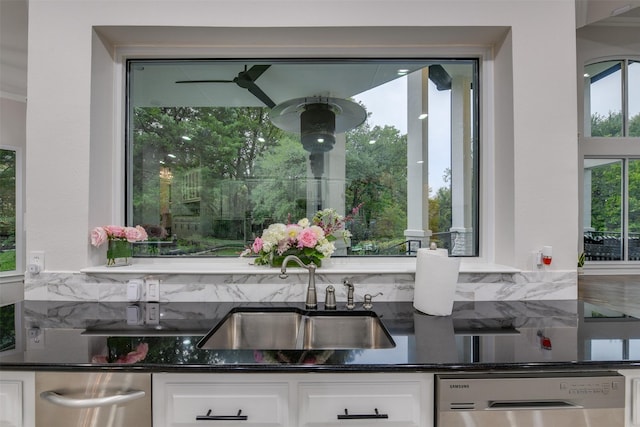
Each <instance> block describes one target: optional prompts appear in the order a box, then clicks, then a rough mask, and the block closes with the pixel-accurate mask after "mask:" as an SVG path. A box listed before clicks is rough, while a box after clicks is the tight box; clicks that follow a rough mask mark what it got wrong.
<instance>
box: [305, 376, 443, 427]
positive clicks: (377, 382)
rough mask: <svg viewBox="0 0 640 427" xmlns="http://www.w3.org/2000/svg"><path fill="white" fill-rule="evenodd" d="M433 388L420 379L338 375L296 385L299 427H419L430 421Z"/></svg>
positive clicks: (414, 377) (419, 377) (415, 377)
mask: <svg viewBox="0 0 640 427" xmlns="http://www.w3.org/2000/svg"><path fill="white" fill-rule="evenodd" d="M431 390H432V387H428V382H427V381H425V380H424V378H423V377H422V376H421V375H413V376H411V377H406V376H402V375H393V374H391V375H382V374H369V375H354V374H352V375H341V376H332V377H331V378H326V377H323V378H317V379H316V378H314V381H312V382H311V381H309V382H307V381H304V380H303V381H302V382H301V383H300V384H299V385H298V396H299V402H298V415H299V423H298V425H299V426H300V427H303V426H304V427H329V426H339V425H345V424H346V425H348V426H350V427H351V426H353V427H361V426H372V425H379V426H397V427H401V426H402V427H405V426H406V427H422V426H427V425H430V424H429V420H431V419H433V410H432V409H431V410H430V408H432V405H433V403H432V402H433V395H432V393H431Z"/></svg>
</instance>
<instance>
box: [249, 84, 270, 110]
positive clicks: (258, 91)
mask: <svg viewBox="0 0 640 427" xmlns="http://www.w3.org/2000/svg"><path fill="white" fill-rule="evenodd" d="M247 90H248V91H249V92H251V93H252V94H253V95H254V96H255V97H256V98H258V99H259V100H260V101H262V102H263V103H264V104H265V105H266V106H267V107H269V108H273V107H275V106H276V103H275V102H273V101H272V100H271V98H269V96H267V94H266V93H264V92H263V91H262V89H260V88H259V87H258V85H256V84H255V83H251V84H250V85H249V87H247Z"/></svg>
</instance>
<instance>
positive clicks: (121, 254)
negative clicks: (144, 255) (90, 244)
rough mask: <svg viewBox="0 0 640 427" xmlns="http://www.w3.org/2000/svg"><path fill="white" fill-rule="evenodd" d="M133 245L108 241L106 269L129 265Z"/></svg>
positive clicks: (118, 241)
mask: <svg viewBox="0 0 640 427" xmlns="http://www.w3.org/2000/svg"><path fill="white" fill-rule="evenodd" d="M132 256H133V245H132V244H131V243H130V242H128V241H126V240H118V239H112V240H109V246H108V247H107V267H119V266H123V265H130V264H131V257H132Z"/></svg>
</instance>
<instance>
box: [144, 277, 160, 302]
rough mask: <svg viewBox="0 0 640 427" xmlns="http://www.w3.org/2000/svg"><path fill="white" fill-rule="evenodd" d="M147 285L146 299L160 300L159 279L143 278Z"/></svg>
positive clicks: (150, 300) (151, 300)
mask: <svg viewBox="0 0 640 427" xmlns="http://www.w3.org/2000/svg"><path fill="white" fill-rule="evenodd" d="M145 283H146V285H147V295H146V297H147V301H149V302H159V301H160V279H145Z"/></svg>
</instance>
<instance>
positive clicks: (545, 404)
mask: <svg viewBox="0 0 640 427" xmlns="http://www.w3.org/2000/svg"><path fill="white" fill-rule="evenodd" d="M583 408H584V407H583V406H580V405H576V404H575V403H572V402H567V401H565V400H517V401H513V400H491V401H489V405H488V406H487V410H489V411H511V410H514V411H517V410H523V409H529V410H531V409H583Z"/></svg>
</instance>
